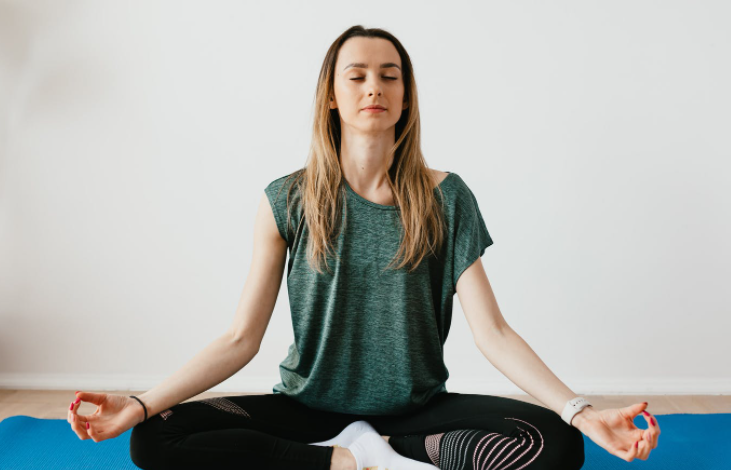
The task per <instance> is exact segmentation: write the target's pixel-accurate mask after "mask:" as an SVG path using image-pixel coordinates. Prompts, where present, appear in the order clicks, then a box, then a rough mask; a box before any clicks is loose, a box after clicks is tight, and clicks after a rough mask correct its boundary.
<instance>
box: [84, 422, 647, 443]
mask: <svg viewBox="0 0 732 470" xmlns="http://www.w3.org/2000/svg"><path fill="white" fill-rule="evenodd" d="M86 424H89V423H86ZM635 448H636V449H637V448H638V441H635Z"/></svg>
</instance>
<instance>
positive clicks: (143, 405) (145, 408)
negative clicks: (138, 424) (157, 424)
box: [130, 395, 147, 422]
mask: <svg viewBox="0 0 732 470" xmlns="http://www.w3.org/2000/svg"><path fill="white" fill-rule="evenodd" d="M130 398H134V399H135V400H137V401H138V402H140V404H141V405H142V409H143V410H145V419H144V420H143V422H144V421H147V407H146V406H145V404H144V403H143V402H142V401H140V399H139V398H137V397H136V396H134V395H130Z"/></svg>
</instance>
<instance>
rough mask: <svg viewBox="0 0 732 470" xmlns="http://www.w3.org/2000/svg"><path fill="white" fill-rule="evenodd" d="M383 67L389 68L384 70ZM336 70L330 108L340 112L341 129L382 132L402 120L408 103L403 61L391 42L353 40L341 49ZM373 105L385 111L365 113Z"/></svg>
mask: <svg viewBox="0 0 732 470" xmlns="http://www.w3.org/2000/svg"><path fill="white" fill-rule="evenodd" d="M382 64H387V65H386V66H385V67H384V68H382V67H381V66H382ZM335 68H336V70H335V77H334V83H333V85H334V93H335V97H334V98H335V99H334V100H332V101H331V102H330V108H331V109H336V108H337V109H338V113H339V114H340V117H341V128H343V126H350V127H352V128H354V129H356V130H360V131H362V132H379V131H386V130H388V129H390V128H392V127H393V126H394V125H395V124H396V123H397V121H399V118H400V117H401V115H402V110H404V109H406V108H407V103H404V80H403V79H402V62H401V59H400V57H399V53H398V52H397V50H396V47H394V44H392V43H391V41H387V40H386V39H381V38H363V37H355V38H351V39H349V40H347V41H346V42H345V43H343V46H341V49H340V51H339V52H338V59H337V60H336V66H335ZM372 104H379V105H381V106H383V107H384V108H386V110H385V111H382V112H369V111H366V110H364V108H365V107H366V106H369V105H372Z"/></svg>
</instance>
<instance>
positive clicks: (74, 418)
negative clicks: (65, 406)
mask: <svg viewBox="0 0 732 470" xmlns="http://www.w3.org/2000/svg"><path fill="white" fill-rule="evenodd" d="M74 421H76V415H75V414H73V413H72V414H71V422H72V423H73V422H74Z"/></svg>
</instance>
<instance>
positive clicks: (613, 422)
mask: <svg viewBox="0 0 732 470" xmlns="http://www.w3.org/2000/svg"><path fill="white" fill-rule="evenodd" d="M647 407H648V404H647V403H639V404H637V405H631V406H628V407H625V408H611V409H607V410H595V409H594V407H587V408H585V409H583V410H582V411H580V412H579V413H578V414H576V415H575V416H574V418H573V419H572V426H575V427H576V428H577V429H579V430H580V431H582V433H583V434H584V435H586V436H587V437H589V438H590V439H592V440H593V441H594V442H595V443H596V444H597V445H599V446H600V447H602V448H603V449H605V450H606V451H608V452H610V453H611V454H612V455H615V456H616V457H620V458H621V459H623V460H625V461H626V462H631V461H632V460H633V459H641V460H648V456H649V455H650V453H651V450H653V449H655V448H656V447H657V446H658V436H659V435H660V434H661V428H660V427H659V426H658V421H657V420H656V419H655V418H653V416H652V415H651V414H650V413H648V412H647V411H645V410H646V408H647ZM640 413H643V417H644V418H645V419H646V422H647V423H648V429H639V428H637V427H636V426H635V424H633V418H635V417H636V416H638V415H639V414H640ZM583 415H584V416H583Z"/></svg>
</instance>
